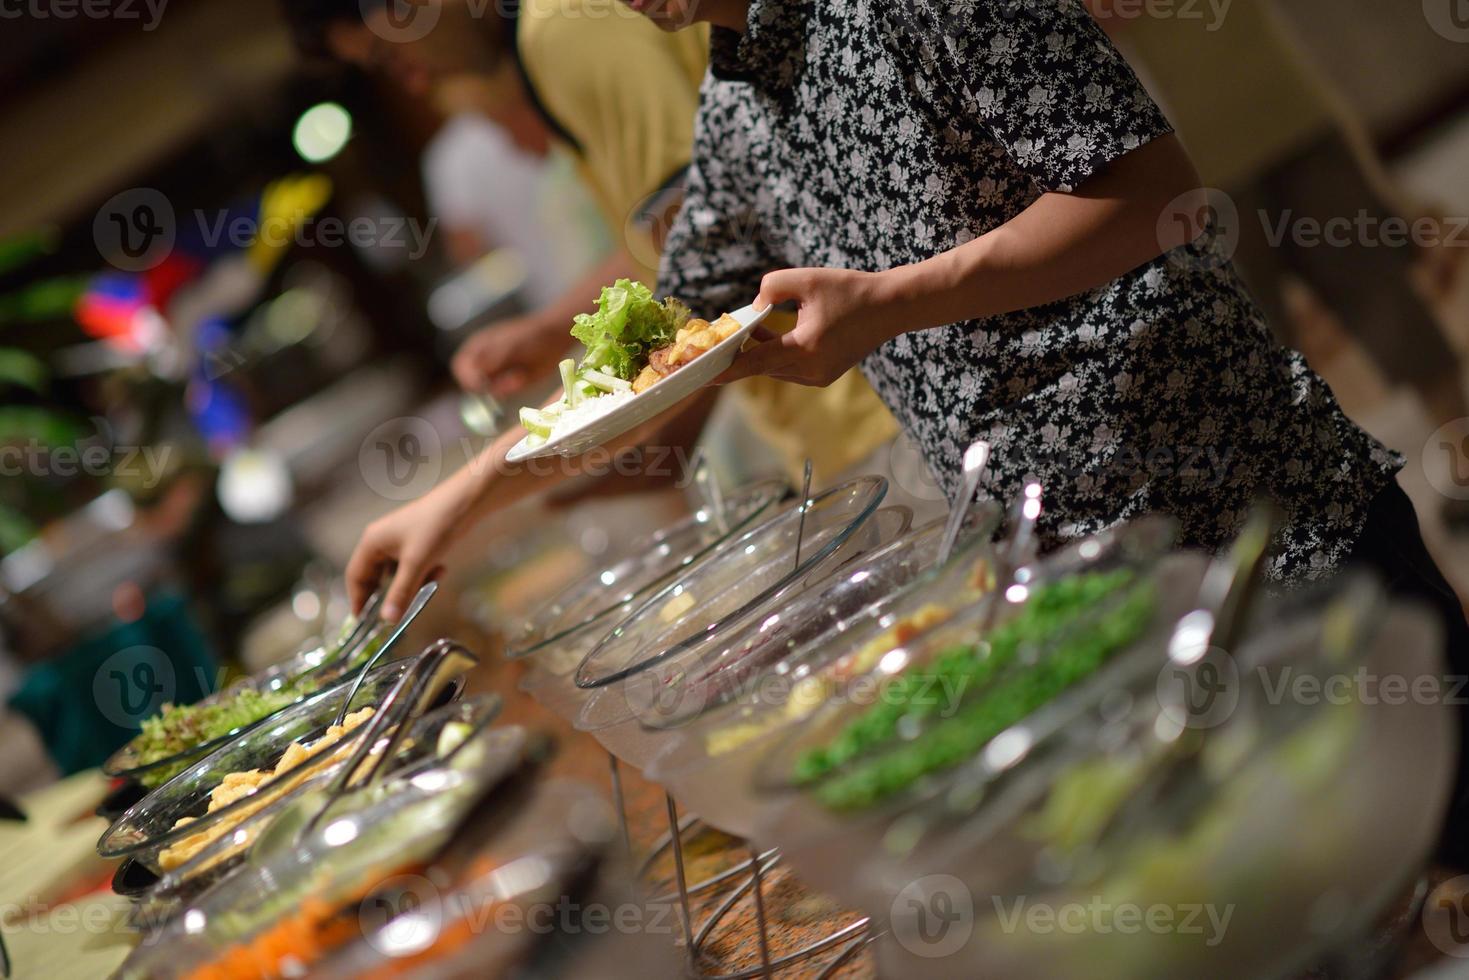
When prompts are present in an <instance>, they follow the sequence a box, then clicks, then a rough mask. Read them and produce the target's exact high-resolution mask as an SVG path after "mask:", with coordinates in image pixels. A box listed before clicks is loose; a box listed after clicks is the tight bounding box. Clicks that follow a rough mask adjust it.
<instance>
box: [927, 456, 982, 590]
mask: <svg viewBox="0 0 1469 980" xmlns="http://www.w3.org/2000/svg"><path fill="white" fill-rule="evenodd" d="M989 462H990V444H989V443H987V442H985V441H984V440H983V439H981V440H979V441H978V442H976V443H974V445H972V446H970V447H969V448H968V449H966V450H964V482H963V487H962V489H961V490H960V491H959V496H958V497H957V498H955V500H954V503H953V506H951V507H950V508H949V523H948V525H947V526H945V527H944V537H943V541H942V542H941V543H940V544H939V556H938V561H937V562H935V564H936V565H945V564H947V563H948V561H949V555H950V554H952V553H953V551H954V545H955V543H956V542H958V540H959V529H960V528H962V527H963V526H964V518H966V517H968V516H969V508H970V507H972V506H973V505H974V494H975V491H977V490H978V489H979V481H980V478H981V477H983V476H984V471H985V467H987V466H988V465H989Z"/></svg>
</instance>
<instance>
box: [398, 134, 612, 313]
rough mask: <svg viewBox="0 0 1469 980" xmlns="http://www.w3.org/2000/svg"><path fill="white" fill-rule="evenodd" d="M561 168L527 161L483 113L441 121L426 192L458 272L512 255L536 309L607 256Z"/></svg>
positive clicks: (602, 234) (595, 221) (589, 213)
mask: <svg viewBox="0 0 1469 980" xmlns="http://www.w3.org/2000/svg"><path fill="white" fill-rule="evenodd" d="M560 162H561V161H560V159H559V158H558V157H554V156H548V157H545V158H541V159H537V158H536V157H533V156H531V155H530V154H528V153H526V152H525V151H524V150H522V149H521V148H520V147H518V146H516V145H515V144H514V143H513V142H512V141H511V140H510V137H509V136H507V135H506V133H505V131H504V130H503V129H502V128H500V127H499V126H497V125H495V124H494V123H492V122H490V121H489V120H488V119H486V118H485V117H484V116H483V115H481V114H480V113H477V112H455V113H454V114H452V115H450V116H449V117H448V118H447V119H445V120H444V124H443V125H442V126H440V127H439V130H438V132H436V133H435V134H434V135H433V138H432V139H430V140H429V143H428V145H427V146H426V147H425V148H424V151H423V187H424V193H425V195H426V197H427V198H428V207H429V211H430V213H431V214H432V215H433V217H435V218H437V219H438V220H439V225H440V227H441V228H442V229H443V234H444V239H443V240H444V243H445V252H446V254H447V257H448V259H449V261H451V262H452V263H454V265H455V266H456V267H460V268H463V267H466V266H469V265H470V264H472V263H473V262H474V261H475V260H476V259H478V258H480V257H481V256H484V255H486V254H487V253H489V252H491V251H493V250H495V249H496V248H502V247H503V248H508V249H510V250H511V251H513V252H514V253H516V254H517V255H519V256H520V258H521V260H522V261H523V264H524V267H525V282H524V285H523V286H522V287H521V288H522V294H523V296H524V297H525V300H526V302H527V303H529V304H530V305H531V306H533V307H535V308H538V309H539V308H541V307H544V306H547V305H549V304H551V303H554V302H555V301H556V300H558V299H560V298H561V297H562V296H563V295H565V294H566V292H567V291H568V290H569V289H571V288H572V287H573V286H575V285H577V283H578V282H579V281H580V280H581V278H582V277H583V276H585V275H586V274H587V271H588V270H589V269H590V268H591V267H592V266H593V265H594V264H596V263H597V262H598V260H600V259H601V258H602V257H604V256H605V255H606V252H607V249H608V243H607V233H606V231H605V230H604V229H603V228H602V227H601V219H600V218H599V217H598V216H597V214H596V212H595V211H594V210H593V209H592V205H591V202H590V201H588V200H587V199H586V195H585V193H584V192H583V191H582V187H581V184H580V182H579V181H578V180H577V179H576V177H575V175H574V174H572V173H571V172H570V171H569V169H568V168H564V167H562V166H560V165H559V164H560ZM486 174H493V175H494V179H493V180H486V179H485V175H486Z"/></svg>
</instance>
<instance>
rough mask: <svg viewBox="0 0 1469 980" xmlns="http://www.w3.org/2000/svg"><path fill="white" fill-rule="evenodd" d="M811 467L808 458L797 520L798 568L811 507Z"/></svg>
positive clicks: (802, 479) (803, 476)
mask: <svg viewBox="0 0 1469 980" xmlns="http://www.w3.org/2000/svg"><path fill="white" fill-rule="evenodd" d="M811 469H812V463H811V460H810V459H809V458H808V459H807V460H806V467H805V472H804V474H803V475H802V477H801V516H800V518H799V520H797V522H796V565H795V567H796V568H800V567H801V538H802V537H804V536H805V534H806V511H808V510H810V509H811Z"/></svg>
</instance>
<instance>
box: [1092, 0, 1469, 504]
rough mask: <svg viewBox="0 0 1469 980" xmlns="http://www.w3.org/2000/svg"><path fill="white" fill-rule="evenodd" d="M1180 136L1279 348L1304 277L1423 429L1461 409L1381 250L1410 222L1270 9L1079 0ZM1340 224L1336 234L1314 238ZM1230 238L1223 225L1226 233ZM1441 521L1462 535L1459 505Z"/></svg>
mask: <svg viewBox="0 0 1469 980" xmlns="http://www.w3.org/2000/svg"><path fill="white" fill-rule="evenodd" d="M1087 4H1088V7H1089V8H1090V9H1091V11H1092V14H1093V16H1095V17H1096V18H1097V21H1098V23H1100V24H1101V26H1102V28H1103V29H1104V30H1106V32H1107V33H1108V34H1109V35H1110V36H1111V37H1112V38H1113V40H1114V41H1115V42H1116V43H1117V45H1118V47H1119V48H1120V49H1121V51H1122V53H1123V55H1124V56H1125V57H1126V58H1127V59H1128V61H1129V62H1131V63H1132V64H1133V66H1134V67H1135V68H1136V69H1137V71H1138V74H1139V76H1140V77H1141V79H1142V81H1143V83H1144V84H1145V85H1146V86H1147V87H1148V88H1149V89H1150V90H1151V92H1152V94H1153V96H1154V98H1156V99H1157V100H1158V102H1159V103H1160V104H1161V105H1162V107H1163V109H1164V112H1165V113H1166V114H1167V116H1168V119H1169V121H1170V122H1171V123H1172V124H1173V125H1174V127H1175V128H1176V129H1177V131H1178V134H1179V136H1180V137H1181V138H1182V140H1183V142H1184V145H1185V146H1186V147H1187V148H1188V151H1189V155H1190V156H1191V157H1192V158H1193V160H1194V163H1195V165H1196V166H1197V167H1198V170H1199V173H1200V176H1201V177H1202V178H1203V180H1204V183H1205V184H1206V185H1208V186H1210V187H1214V188H1217V189H1219V190H1222V191H1224V192H1225V194H1227V196H1228V198H1229V200H1230V201H1231V202H1232V203H1233V205H1234V207H1235V209H1236V210H1237V212H1238V216H1237V218H1235V217H1234V216H1232V215H1226V216H1225V218H1226V219H1228V220H1232V221H1233V224H1234V225H1235V227H1237V229H1238V243H1237V245H1236V246H1235V251H1234V256H1233V257H1234V261H1235V263H1236V265H1237V266H1238V267H1239V270H1240V273H1241V275H1243V277H1244V279H1245V282H1246V284H1247V285H1248V286H1249V288H1250V291H1251V293H1253V294H1254V298H1255V300H1256V301H1257V302H1258V303H1259V304H1260V306H1261V308H1262V309H1263V310H1264V312H1265V315H1266V317H1267V319H1268V320H1269V322H1270V324H1271V326H1272V327H1273V328H1274V330H1275V332H1276V335H1277V336H1278V337H1280V339H1281V342H1282V343H1284V344H1286V345H1287V346H1289V347H1294V348H1296V349H1301V348H1302V347H1303V339H1304V338H1303V337H1302V336H1301V335H1300V331H1299V330H1298V329H1297V327H1296V325H1295V324H1294V322H1293V318H1292V317H1291V315H1290V312H1289V311H1288V310H1287V308H1286V302H1285V296H1286V287H1287V285H1288V282H1289V280H1290V279H1291V278H1292V277H1295V278H1296V279H1298V280H1300V281H1301V282H1302V283H1304V284H1305V285H1306V286H1307V287H1308V288H1309V289H1310V290H1311V291H1312V293H1313V294H1314V295H1315V296H1316V298H1317V299H1318V300H1319V301H1320V302H1321V303H1322V304H1323V305H1324V306H1325V307H1326V308H1327V309H1329V310H1330V312H1331V313H1332V314H1333V315H1334V316H1335V317H1336V318H1337V319H1338V321H1339V322H1340V323H1341V324H1342V325H1343V326H1344V327H1345V328H1346V330H1347V331H1348V332H1349V333H1350V334H1351V336H1352V337H1354V338H1355V339H1356V340H1357V342H1358V343H1359V344H1360V345H1361V346H1362V347H1363V349H1364V350H1365V351H1366V353H1367V355H1368V357H1369V358H1370V359H1371V361H1372V362H1373V364H1375V365H1376V367H1377V368H1378V369H1379V370H1380V371H1381V372H1382V373H1383V375H1384V376H1385V377H1386V378H1387V379H1388V381H1389V382H1390V383H1392V384H1406V385H1409V386H1411V387H1412V389H1413V390H1414V391H1415V392H1416V393H1417V395H1418V397H1419V399H1420V400H1421V401H1422V403H1423V406H1424V408H1425V410H1426V411H1427V413H1428V416H1429V419H1430V421H1431V422H1432V423H1433V425H1434V426H1435V427H1437V426H1440V425H1442V424H1444V423H1446V422H1450V421H1452V420H1455V419H1460V418H1464V417H1466V416H1469V406H1466V403H1465V398H1464V389H1463V365H1462V364H1461V362H1460V358H1459V355H1458V353H1457V352H1456V351H1455V350H1454V349H1453V347H1452V346H1451V345H1450V343H1449V341H1448V339H1447V338H1446V337H1445V335H1444V324H1443V323H1442V321H1441V319H1440V317H1439V316H1438V315H1437V314H1436V313H1435V312H1434V310H1433V309H1432V308H1431V307H1430V305H1429V303H1428V301H1427V299H1426V298H1425V297H1424V296H1423V295H1422V294H1421V293H1420V292H1419V290H1418V288H1417V287H1416V285H1415V283H1414V282H1413V266H1414V263H1415V261H1416V260H1417V259H1418V258H1419V252H1418V250H1417V249H1415V248H1411V247H1408V246H1407V244H1406V243H1405V242H1404V243H1400V244H1398V245H1396V246H1394V245H1391V244H1389V241H1388V240H1387V236H1386V235H1385V234H1384V232H1383V229H1384V228H1387V227H1392V225H1388V224H1387V222H1389V221H1390V220H1391V221H1392V222H1393V224H1396V225H1398V226H1399V227H1402V228H1407V227H1408V226H1409V225H1410V224H1411V222H1410V221H1408V220H1407V219H1404V218H1403V217H1402V216H1401V211H1400V209H1399V208H1398V207H1397V206H1396V205H1395V204H1394V203H1393V198H1394V196H1395V194H1394V192H1393V191H1392V190H1391V189H1390V186H1389V178H1388V176H1387V174H1386V172H1385V168H1384V167H1383V165H1382V162H1381V160H1380V159H1379V158H1378V156H1377V154H1376V151H1375V150H1374V149H1373V148H1372V146H1371V144H1370V142H1369V140H1368V138H1367V136H1366V133H1365V131H1364V127H1363V126H1362V124H1361V122H1360V121H1359V120H1358V118H1357V116H1356V114H1355V113H1354V112H1353V111H1352V110H1351V108H1350V107H1349V106H1348V105H1346V104H1345V102H1344V100H1343V99H1342V98H1341V97H1340V96H1339V95H1338V94H1337V93H1336V92H1335V91H1333V90H1332V89H1331V87H1330V85H1329V83H1328V82H1327V81H1326V79H1324V78H1323V77H1321V75H1320V74H1319V72H1317V71H1316V70H1315V69H1314V68H1313V67H1312V66H1311V64H1310V62H1309V59H1308V58H1307V56H1306V55H1305V53H1304V52H1303V51H1302V50H1301V49H1300V47H1299V45H1297V44H1296V42H1295V41H1294V39H1293V38H1292V37H1291V35H1290V32H1289V29H1288V28H1287V26H1286V25H1285V24H1284V23H1282V21H1281V19H1280V17H1279V15H1278V14H1277V12H1276V11H1275V10H1274V9H1273V8H1274V4H1273V0H1243V2H1240V3H1235V4H1233V5H1232V6H1230V7H1228V8H1227V9H1226V10H1224V11H1222V12H1219V13H1218V14H1216V13H1214V12H1212V11H1211V10H1208V9H1205V8H1202V7H1201V8H1199V9H1198V11H1197V13H1196V15H1193V16H1186V15H1185V14H1184V13H1182V8H1180V9H1179V10H1175V11H1172V12H1171V13H1170V14H1169V15H1168V16H1162V15H1154V14H1151V13H1149V12H1148V11H1147V10H1145V9H1143V8H1141V7H1140V6H1139V5H1137V4H1134V3H1130V2H1128V0H1087ZM1343 221H1346V222H1350V223H1351V224H1350V229H1351V230H1349V231H1348V232H1346V234H1345V235H1342V234H1334V235H1333V236H1332V237H1330V238H1328V237H1327V236H1326V235H1324V234H1321V233H1320V232H1316V231H1313V233H1312V234H1310V236H1309V237H1307V236H1305V235H1297V234H1296V231H1297V230H1302V231H1304V230H1305V229H1306V228H1310V229H1322V228H1325V227H1330V226H1329V225H1328V224H1327V223H1328V222H1335V224H1336V226H1337V228H1338V229H1339V228H1340V226H1341V223H1342V222H1343ZM1231 230H1232V229H1228V228H1226V229H1225V230H1224V234H1229V233H1230V231H1231ZM1443 517H1444V518H1445V520H1447V521H1448V522H1449V523H1450V524H1451V525H1454V526H1457V527H1459V528H1465V527H1469V501H1458V500H1448V501H1446V502H1445V505H1444V509H1443Z"/></svg>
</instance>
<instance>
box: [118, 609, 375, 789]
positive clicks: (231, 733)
mask: <svg viewBox="0 0 1469 980" xmlns="http://www.w3.org/2000/svg"><path fill="white" fill-rule="evenodd" d="M355 625H356V624H355V622H353V621H350V620H349V621H348V622H347V623H346V624H344V625H343V628H342V630H341V632H340V634H339V637H338V640H337V641H336V642H335V643H333V644H329V645H325V646H318V647H315V648H313V649H310V650H304V651H302V652H300V653H297V654H295V655H293V656H291V657H288V658H287V659H285V660H283V661H281V662H280V663H278V664H273V665H271V666H270V667H267V668H265V669H264V670H262V671H259V672H258V673H255V674H252V675H250V676H249V677H244V678H241V679H240V680H238V681H235V682H234V683H233V684H230V685H229V686H228V687H224V688H221V689H220V690H218V691H215V692H214V693H213V694H210V695H209V696H207V697H205V698H201V699H200V700H198V701H195V702H194V703H193V704H192V705H188V706H187V707H186V708H185V709H184V710H188V711H200V710H203V709H221V708H223V707H224V706H226V705H228V704H230V703H231V702H235V701H237V700H238V699H239V698H241V696H242V695H243V696H244V697H246V698H252V699H253V698H256V697H257V696H259V697H260V698H262V699H268V700H269V701H270V702H271V703H261V704H260V710H261V712H262V713H258V714H256V713H254V712H246V713H245V717H243V718H241V719H240V721H239V723H237V724H235V725H233V726H232V727H231V728H230V729H229V730H228V731H225V732H223V733H222V734H219V735H216V736H214V737H212V738H207V739H203V740H201V741H197V742H194V743H193V744H191V745H189V746H188V747H186V748H182V749H180V750H179V751H177V752H174V753H172V754H170V755H167V756H163V757H160V758H153V759H147V758H146V757H145V755H144V754H143V752H142V748H143V745H144V743H145V741H146V736H145V734H144V733H141V732H140V733H139V734H138V735H136V736H134V737H133V738H132V739H130V740H129V741H128V742H127V744H125V745H123V746H122V747H121V748H119V749H118V750H117V751H116V752H114V753H113V754H112V755H111V756H110V757H108V759H107V761H105V762H104V763H102V772H103V774H104V775H107V776H121V777H126V778H128V779H132V780H136V781H137V782H140V783H142V784H143V785H144V786H145V787H147V788H149V789H152V788H155V787H157V786H159V785H161V784H162V783H164V782H166V781H167V780H169V779H171V778H172V777H173V776H175V775H177V774H178V773H179V772H181V771H183V769H184V768H185V767H186V766H187V765H188V764H189V763H190V762H192V761H194V760H197V759H199V758H201V757H202V756H205V755H207V754H209V753H210V752H212V751H214V750H215V749H216V748H218V747H219V746H221V745H224V744H225V743H226V742H228V741H230V740H231V739H233V738H235V737H236V736H238V735H240V734H242V733H243V732H246V731H248V730H249V729H251V728H253V727H254V726H256V725H259V724H261V723H262V722H264V721H266V720H267V719H268V718H269V717H270V716H271V715H273V714H275V713H276V712H277V711H280V710H282V709H284V708H286V707H288V706H289V705H290V704H294V703H297V702H299V701H300V700H301V698H303V697H305V696H306V695H307V693H309V692H310V691H315V690H321V689H322V688H324V687H328V686H330V685H331V684H333V683H335V682H336V681H337V680H339V679H341V678H343V677H347V676H351V675H354V674H355V672H356V670H357V669H358V668H360V667H361V666H362V665H363V664H365V663H366V662H367V661H368V659H369V658H370V657H371V656H372V655H373V654H374V653H375V652H377V649H378V648H379V647H380V646H381V645H382V643H383V641H384V640H385V639H386V637H387V632H388V630H387V627H386V626H384V625H383V624H382V623H377V624H376V625H374V626H372V627H370V628H368V629H366V630H365V631H364V632H363V634H362V635H361V636H360V637H358V639H357V640H356V642H355V643H353V644H352V647H351V649H347V648H346V643H347V641H348V640H350V639H351V638H352V635H353V628H354V627H355ZM283 692H284V693H283ZM287 699H289V700H287ZM277 700H279V701H281V702H283V703H280V704H274V702H275V701H277ZM144 724H147V722H145V723H144Z"/></svg>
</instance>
